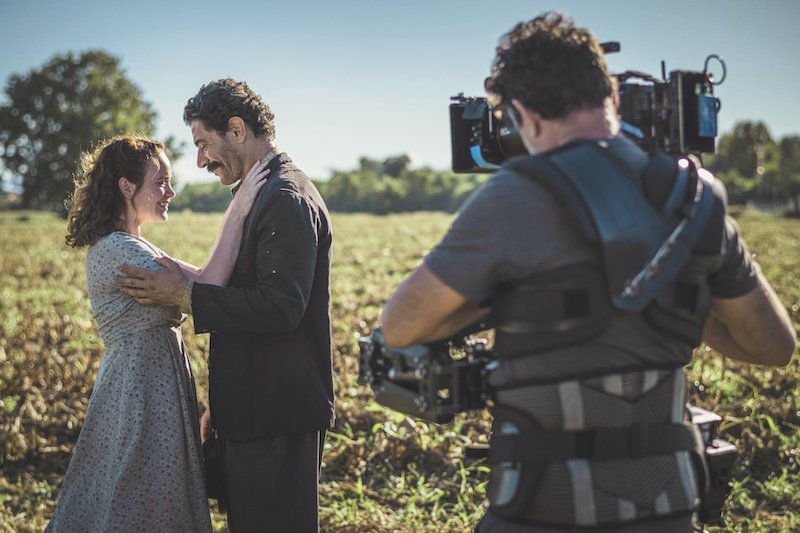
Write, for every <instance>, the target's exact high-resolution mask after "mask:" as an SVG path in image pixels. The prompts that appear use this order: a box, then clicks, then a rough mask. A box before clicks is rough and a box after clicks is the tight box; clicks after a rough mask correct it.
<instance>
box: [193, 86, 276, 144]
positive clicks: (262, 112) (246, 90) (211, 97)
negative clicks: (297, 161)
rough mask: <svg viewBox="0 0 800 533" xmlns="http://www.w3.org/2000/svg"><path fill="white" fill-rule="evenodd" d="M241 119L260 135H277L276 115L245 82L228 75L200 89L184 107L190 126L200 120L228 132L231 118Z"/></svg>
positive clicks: (270, 137) (215, 128) (210, 126)
mask: <svg viewBox="0 0 800 533" xmlns="http://www.w3.org/2000/svg"><path fill="white" fill-rule="evenodd" d="M233 117H239V118H241V119H242V120H243V121H244V123H245V124H247V126H248V127H249V128H250V129H251V130H252V131H253V133H255V135H256V137H266V138H267V140H269V141H271V140H273V139H274V138H275V124H273V122H272V121H273V119H274V118H275V115H274V114H273V113H272V111H270V109H269V106H268V105H267V104H265V103H264V101H263V100H261V97H260V96H258V95H257V94H256V93H254V92H253V90H252V89H251V88H250V87H248V86H247V84H246V83H245V82H243V81H241V82H239V81H236V80H232V79H230V78H226V79H223V80H218V81H212V82H211V83H208V84H206V85H203V86H202V87H201V88H200V91H199V92H198V93H197V95H195V96H194V97H193V98H189V101H188V102H187V103H186V107H184V108H183V121H184V122H185V123H186V125H187V126H188V125H189V124H190V123H191V122H192V121H193V120H200V122H202V123H203V125H204V126H205V127H206V128H209V129H210V130H212V131H216V132H217V133H219V134H220V135H224V134H225V132H227V131H228V121H229V120H230V119H231V118H233Z"/></svg>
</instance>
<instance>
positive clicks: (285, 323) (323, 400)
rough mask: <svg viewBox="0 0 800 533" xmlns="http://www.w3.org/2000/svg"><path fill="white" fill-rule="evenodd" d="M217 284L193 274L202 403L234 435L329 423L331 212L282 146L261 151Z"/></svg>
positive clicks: (282, 431) (308, 428) (300, 429)
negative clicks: (263, 157)
mask: <svg viewBox="0 0 800 533" xmlns="http://www.w3.org/2000/svg"><path fill="white" fill-rule="evenodd" d="M268 168H269V169H270V170H271V172H270V174H269V177H268V178H267V182H266V184H265V185H264V186H263V187H262V189H261V190H260V191H259V193H258V197H257V199H256V201H255V203H254V205H253V208H252V210H251V211H250V214H249V216H248V218H247V220H246V222H245V226H244V233H243V235H242V245H241V249H240V251H239V256H238V258H237V260H236V266H235V267H234V270H233V273H232V274H231V278H230V281H229V282H228V286H227V287H216V286H213V285H204V284H199V283H198V284H195V286H194V288H193V290H192V314H193V316H194V327H195V332H196V333H208V332H210V333H211V348H210V353H209V357H208V365H209V394H210V400H209V401H210V404H211V413H212V416H213V418H214V422H215V424H216V427H217V430H218V432H219V434H220V436H221V437H223V438H224V439H227V440H232V441H243V440H249V439H256V438H264V437H275V436H278V435H287V434H292V433H307V432H311V431H317V430H322V429H328V428H330V427H332V426H333V421H334V416H335V415H334V409H333V402H334V399H333V376H332V370H331V323H330V264H331V222H330V216H329V214H328V210H327V208H326V206H325V203H324V202H323V200H322V197H321V196H320V194H319V192H318V191H317V189H316V187H314V185H313V183H312V182H311V180H309V179H308V177H306V175H305V174H303V172H301V171H300V170H299V169H298V168H297V167H296V166H295V165H294V164H293V163H292V160H291V159H289V157H288V156H287V155H286V154H280V155H278V156H276V157H275V158H273V159H272V161H270V163H269V165H268Z"/></svg>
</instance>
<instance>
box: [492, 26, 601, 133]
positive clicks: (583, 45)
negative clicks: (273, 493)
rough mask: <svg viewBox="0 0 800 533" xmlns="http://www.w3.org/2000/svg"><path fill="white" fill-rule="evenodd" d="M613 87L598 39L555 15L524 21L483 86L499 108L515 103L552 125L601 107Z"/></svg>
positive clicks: (504, 41) (501, 48) (506, 39)
mask: <svg viewBox="0 0 800 533" xmlns="http://www.w3.org/2000/svg"><path fill="white" fill-rule="evenodd" d="M614 86H615V81H614V78H613V77H612V76H611V75H609V73H608V70H607V69H606V62H605V59H604V57H603V49H602V47H601V46H600V44H599V43H598V42H597V40H596V39H595V38H594V36H593V35H592V34H591V33H589V31H587V30H585V29H583V28H576V27H575V25H574V23H573V22H572V19H571V18H569V17H565V16H563V15H561V14H560V13H555V12H549V13H545V14H544V15H541V16H539V17H536V18H535V19H533V20H531V21H529V22H520V23H519V24H517V25H516V27H514V29H513V30H511V31H510V32H508V33H507V34H505V35H504V36H503V37H502V38H501V39H500V43H499V44H498V46H497V54H496V56H495V59H494V63H493V65H492V75H491V76H490V77H488V78H486V82H485V88H486V91H487V92H488V93H489V97H490V101H491V102H492V104H494V105H495V106H499V105H511V100H512V99H515V98H516V99H517V100H519V101H520V103H522V105H524V106H525V107H526V108H528V109H530V110H531V111H534V112H536V113H538V114H539V115H540V116H541V117H542V118H544V119H548V120H553V119H558V118H561V117H564V116H565V115H568V114H569V113H572V112H573V111H578V110H581V109H588V108H594V107H602V106H603V105H604V103H605V100H606V98H608V97H609V96H611V95H612V94H613V91H614Z"/></svg>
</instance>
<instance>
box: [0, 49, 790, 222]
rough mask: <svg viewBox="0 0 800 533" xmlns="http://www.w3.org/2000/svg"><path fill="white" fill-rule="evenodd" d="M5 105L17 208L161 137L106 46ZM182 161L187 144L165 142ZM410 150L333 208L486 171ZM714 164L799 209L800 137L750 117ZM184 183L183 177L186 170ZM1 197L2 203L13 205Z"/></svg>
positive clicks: (379, 203)
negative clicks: (99, 151) (103, 158)
mask: <svg viewBox="0 0 800 533" xmlns="http://www.w3.org/2000/svg"><path fill="white" fill-rule="evenodd" d="M5 92H6V95H7V97H8V103H7V104H5V105H3V106H0V164H2V167H0V183H1V184H2V188H3V189H4V190H11V189H20V190H21V191H22V195H21V199H20V201H19V202H17V203H16V204H14V205H16V206H18V207H21V208H23V209H44V210H53V211H60V212H63V210H64V200H65V199H66V198H67V196H68V195H69V193H70V192H71V191H72V178H73V176H74V175H75V173H76V172H77V171H78V169H79V164H80V159H81V156H82V154H83V153H85V152H87V151H89V150H91V149H92V148H93V146H94V145H95V144H96V143H97V142H100V141H102V140H104V139H108V138H110V137H113V136H114V135H117V134H120V133H134V132H135V133H140V134H143V135H148V136H153V135H154V134H155V123H156V119H157V114H156V112H155V110H154V109H153V108H152V105H151V104H150V103H149V102H147V101H146V100H145V99H144V98H143V96H142V91H141V90H140V89H139V87H138V86H137V85H136V84H135V83H134V82H133V81H132V80H130V79H129V78H128V77H127V75H126V73H125V71H124V70H123V69H122V68H121V65H120V60H119V58H116V57H114V56H112V55H109V54H107V53H106V52H103V51H101V50H93V51H87V52H84V53H81V54H72V53H68V54H65V55H56V56H54V57H53V58H52V59H50V60H49V61H48V62H47V63H46V64H45V65H43V66H42V67H41V68H38V69H33V70H31V71H30V72H28V73H26V74H14V75H12V76H10V77H9V80H8V82H7V84H6V89H5ZM162 140H163V141H164V142H165V145H166V146H167V155H168V156H169V157H170V158H171V159H172V160H173V162H174V161H175V160H176V159H178V158H179V157H180V156H181V154H182V152H183V150H184V146H181V145H178V143H176V142H175V139H174V138H172V137H168V138H166V139H162ZM410 163H411V160H410V159H409V157H408V156H407V155H399V156H393V157H389V158H386V159H385V160H383V161H378V160H373V159H370V158H367V157H362V158H361V159H360V161H359V166H358V168H356V169H354V170H350V171H335V172H333V173H332V175H331V177H330V179H329V180H328V181H321V182H317V186H318V188H319V189H320V192H321V193H322V195H323V197H324V198H325V201H326V202H327V204H328V206H329V208H330V209H331V210H334V211H344V212H354V211H360V212H371V213H378V214H385V213H393V212H404V211H419V210H429V211H449V212H452V211H455V210H456V209H458V207H459V206H460V205H461V204H462V203H463V202H464V200H465V199H466V198H467V197H468V196H469V195H470V194H471V193H472V191H474V190H475V189H476V188H477V187H478V186H479V185H480V184H481V183H482V182H483V181H485V179H486V178H487V175H460V174H454V173H452V172H441V171H436V170H433V169H430V168H427V167H424V168H417V169H414V168H411V166H410ZM704 163H705V165H706V166H707V167H708V168H709V170H711V171H712V172H714V174H715V175H716V176H717V177H719V178H720V179H721V180H722V181H723V182H724V183H725V184H726V186H727V188H728V193H729V197H730V200H731V202H732V203H744V202H747V201H749V200H757V201H767V202H772V203H773V204H775V203H787V202H789V203H790V204H791V206H792V209H791V211H792V212H793V213H794V214H795V215H800V136H798V135H790V136H786V137H783V138H781V139H773V138H772V137H771V135H770V132H769V129H768V128H767V126H766V125H765V124H764V123H763V122H741V123H738V124H736V125H735V126H734V128H733V131H731V132H729V133H726V134H724V135H722V136H721V137H720V138H719V142H718V145H717V153H716V154H714V155H712V156H706V158H705V161H704ZM177 179H178V180H180V176H177ZM229 201H230V192H229V190H228V189H227V188H226V187H223V186H221V185H219V184H215V183H201V184H187V185H186V186H185V187H183V189H182V190H181V191H180V194H179V196H178V197H176V199H175V200H174V201H173V204H172V205H173V207H174V208H175V209H192V210H195V211H221V210H224V209H225V207H226V206H227V204H228V202H229ZM9 205H10V204H9V203H8V202H3V201H2V199H0V208H2V207H8V206H9Z"/></svg>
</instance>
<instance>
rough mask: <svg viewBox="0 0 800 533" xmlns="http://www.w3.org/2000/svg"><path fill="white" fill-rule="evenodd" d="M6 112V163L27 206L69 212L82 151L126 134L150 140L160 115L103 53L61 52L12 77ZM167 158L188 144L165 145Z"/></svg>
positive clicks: (0, 117)
mask: <svg viewBox="0 0 800 533" xmlns="http://www.w3.org/2000/svg"><path fill="white" fill-rule="evenodd" d="M6 93H7V95H8V99H9V101H10V102H9V103H8V104H7V105H5V106H2V107H0V159H2V162H3V165H4V166H5V168H6V169H7V171H8V172H10V173H11V175H12V176H14V177H15V178H16V179H17V180H19V185H21V187H22V191H23V192H22V207H23V208H33V209H49V210H56V211H60V210H63V209H64V200H65V199H66V197H67V195H68V193H69V192H70V191H71V190H72V187H73V185H72V177H73V175H74V174H75V173H76V172H77V170H78V168H79V165H80V159H81V155H82V153H83V152H86V151H89V150H91V149H92V147H93V146H94V145H95V144H96V143H97V142H99V141H101V140H103V139H107V138H110V137H113V136H114V135H117V134H120V133H138V134H143V135H150V134H152V132H153V131H154V130H155V122H156V117H157V114H156V112H155V111H154V110H153V108H152V106H151V105H150V103H149V102H147V101H145V100H144V99H143V97H142V91H141V90H140V89H139V87H137V86H136V84H134V82H133V81H131V80H130V79H129V78H128V77H127V76H126V74H125V72H124V70H122V69H121V68H120V60H119V59H118V58H116V57H114V56H111V55H109V54H107V53H105V52H103V51H100V50H94V51H87V52H84V53H82V54H80V55H74V54H72V53H71V52H70V53H67V54H66V55H56V56H55V57H53V58H52V59H51V60H50V61H49V62H47V63H46V64H45V65H44V66H43V67H41V68H40V69H38V70H31V71H30V72H28V73H27V74H24V75H19V74H14V75H12V76H11V77H10V78H9V80H8V83H7V86H6ZM165 144H166V145H167V155H168V156H170V157H171V158H172V159H173V160H174V159H177V158H178V157H180V153H181V150H182V146H177V145H176V143H175V140H174V139H173V138H169V139H166V140H165Z"/></svg>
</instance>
